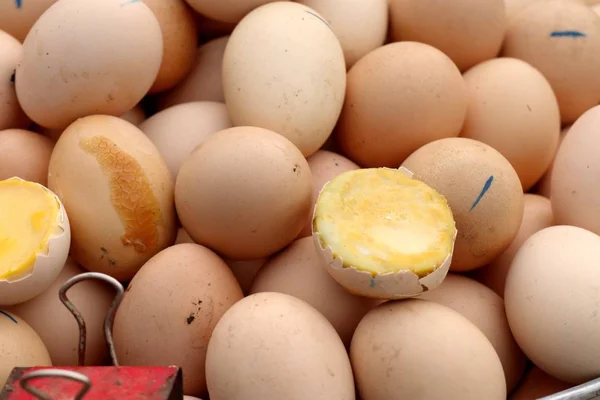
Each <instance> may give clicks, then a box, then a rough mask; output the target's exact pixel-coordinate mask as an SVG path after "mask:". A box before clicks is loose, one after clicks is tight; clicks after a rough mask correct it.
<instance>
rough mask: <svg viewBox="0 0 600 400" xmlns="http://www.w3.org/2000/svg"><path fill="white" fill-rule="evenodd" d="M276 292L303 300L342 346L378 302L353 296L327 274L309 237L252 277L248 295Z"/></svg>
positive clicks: (295, 243)
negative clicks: (325, 319) (331, 329)
mask: <svg viewBox="0 0 600 400" xmlns="http://www.w3.org/2000/svg"><path fill="white" fill-rule="evenodd" d="M258 292H280V293H286V294H289V295H291V296H294V297H297V298H299V299H301V300H304V301H306V302H307V303H308V304H310V305H311V306H313V307H314V308H315V309H316V310H317V311H319V312H320V313H321V314H323V315H324V316H325V318H327V319H328V320H329V322H331V324H332V325H333V327H334V328H335V330H336V331H337V333H338V335H340V337H341V338H342V341H343V342H344V344H346V345H349V344H350V340H351V339H352V335H353V334H354V329H356V326H357V325H358V323H359V322H360V320H361V319H362V317H364V316H365V314H366V313H367V312H368V311H369V310H370V309H371V308H373V307H374V306H375V305H377V304H379V303H380V301H376V300H371V299H367V298H365V297H359V296H355V295H353V294H350V292H348V291H346V289H344V288H343V287H342V286H340V285H339V284H338V283H337V282H336V281H335V280H334V279H333V278H332V277H331V275H329V273H328V272H327V270H326V269H325V268H324V266H323V265H322V263H321V260H320V259H319V257H318V255H317V249H316V247H315V244H314V242H313V238H312V237H307V238H303V239H299V240H297V241H295V242H294V243H292V244H291V245H290V246H289V247H288V248H287V249H285V250H284V251H283V252H281V253H279V254H278V255H276V256H275V257H273V258H272V259H270V260H269V261H268V262H267V263H266V264H265V265H264V266H263V268H262V269H261V270H260V271H259V273H258V274H257V275H256V277H255V278H254V283H253V284H252V289H251V290H250V293H258Z"/></svg>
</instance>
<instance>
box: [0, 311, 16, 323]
mask: <svg viewBox="0 0 600 400" xmlns="http://www.w3.org/2000/svg"><path fill="white" fill-rule="evenodd" d="M0 314H2V315H4V316H5V317H7V318H8V319H10V320H11V321H12V322H14V323H15V324H18V322H17V320H16V319H14V318H13V317H12V315H10V314H9V313H7V312H4V311H2V310H0Z"/></svg>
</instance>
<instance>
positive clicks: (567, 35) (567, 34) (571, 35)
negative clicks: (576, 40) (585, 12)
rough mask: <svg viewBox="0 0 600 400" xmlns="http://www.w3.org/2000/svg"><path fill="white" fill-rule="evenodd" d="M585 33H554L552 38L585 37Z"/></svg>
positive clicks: (551, 34)
mask: <svg viewBox="0 0 600 400" xmlns="http://www.w3.org/2000/svg"><path fill="white" fill-rule="evenodd" d="M585 36H587V35H586V34H585V33H582V32H579V31H554V32H551V33H550V37H585Z"/></svg>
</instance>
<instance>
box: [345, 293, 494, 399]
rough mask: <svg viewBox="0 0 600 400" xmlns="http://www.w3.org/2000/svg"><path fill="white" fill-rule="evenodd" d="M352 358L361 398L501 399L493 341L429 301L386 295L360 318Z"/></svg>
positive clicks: (464, 320) (463, 320)
mask: <svg viewBox="0 0 600 400" xmlns="http://www.w3.org/2000/svg"><path fill="white" fill-rule="evenodd" d="M350 359H351V361H352V368H353V370H354V376H355V379H356V385H357V387H358V391H359V393H360V396H361V398H363V399H365V400H390V398H392V397H393V398H396V399H461V400H482V399H486V400H505V399H506V383H505V381H504V372H503V371H502V364H501V363H500V360H499V359H498V355H497V354H496V352H495V351H494V347H493V346H492V345H491V344H490V342H489V341H488V340H487V339H486V337H485V335H484V334H483V333H481V331H480V330H479V329H477V327H476V326H475V325H473V324H472V323H471V322H470V321H469V320H468V319H466V318H465V317H463V316H462V315H460V314H459V313H457V312H455V311H454V310H452V309H450V308H448V307H445V306H442V305H440V304H436V303H434V302H432V301H425V300H418V299H409V300H402V301H388V302H386V303H384V304H382V305H380V306H379V307H377V308H375V309H374V310H372V311H370V312H369V313H368V314H367V315H366V316H365V317H364V318H363V320H362V321H361V322H360V324H359V325H358V328H356V332H355V333H354V337H353V338H352V345H351V346H350Z"/></svg>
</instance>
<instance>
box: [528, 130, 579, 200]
mask: <svg viewBox="0 0 600 400" xmlns="http://www.w3.org/2000/svg"><path fill="white" fill-rule="evenodd" d="M569 129H571V125H568V126H566V127H564V128H563V129H562V131H560V136H559V138H558V147H559V148H560V145H561V144H562V141H563V139H564V138H565V135H566V134H567V132H569ZM556 151H557V153H558V148H557V149H556ZM555 160H556V154H555V155H554V158H553V160H552V163H551V164H550V167H548V169H547V170H546V173H545V174H544V176H542V179H540V180H539V182H538V183H537V184H536V188H535V191H536V193H537V194H539V195H541V196H544V197H546V198H548V199H549V198H550V192H551V190H550V188H551V186H552V171H553V170H554V162H555Z"/></svg>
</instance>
